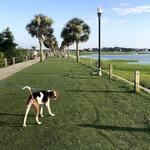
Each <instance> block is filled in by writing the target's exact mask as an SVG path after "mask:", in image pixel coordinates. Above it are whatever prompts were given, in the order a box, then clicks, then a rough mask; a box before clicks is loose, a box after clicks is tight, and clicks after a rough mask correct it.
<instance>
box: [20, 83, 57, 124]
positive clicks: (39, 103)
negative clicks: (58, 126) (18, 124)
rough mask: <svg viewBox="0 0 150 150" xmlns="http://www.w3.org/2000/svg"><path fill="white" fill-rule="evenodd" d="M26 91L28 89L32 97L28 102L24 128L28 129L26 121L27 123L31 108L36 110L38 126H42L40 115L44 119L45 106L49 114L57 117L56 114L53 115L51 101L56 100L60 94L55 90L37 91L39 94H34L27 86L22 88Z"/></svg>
mask: <svg viewBox="0 0 150 150" xmlns="http://www.w3.org/2000/svg"><path fill="white" fill-rule="evenodd" d="M22 89H23V90H24V89H28V90H29V92H30V96H29V98H28V101H27V108H26V112H25V116H24V121H23V127H26V126H27V125H26V121H27V116H28V113H29V111H30V108H31V106H32V105H33V106H34V107H35V110H36V117H35V120H36V122H37V124H41V122H40V121H39V114H40V116H41V117H43V106H44V104H45V105H46V107H47V110H48V113H49V114H50V115H51V116H55V114H53V113H52V111H51V108H50V100H51V99H53V100H56V99H57V97H58V95H59V93H58V91H55V90H42V91H37V92H33V93H32V90H31V88H30V87H29V86H25V87H23V88H22Z"/></svg>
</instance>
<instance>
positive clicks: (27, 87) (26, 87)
mask: <svg viewBox="0 0 150 150" xmlns="http://www.w3.org/2000/svg"><path fill="white" fill-rule="evenodd" d="M22 89H23V90H24V89H28V90H29V92H30V95H31V97H32V99H33V93H32V90H31V88H30V87H29V86H25V87H23V88H22Z"/></svg>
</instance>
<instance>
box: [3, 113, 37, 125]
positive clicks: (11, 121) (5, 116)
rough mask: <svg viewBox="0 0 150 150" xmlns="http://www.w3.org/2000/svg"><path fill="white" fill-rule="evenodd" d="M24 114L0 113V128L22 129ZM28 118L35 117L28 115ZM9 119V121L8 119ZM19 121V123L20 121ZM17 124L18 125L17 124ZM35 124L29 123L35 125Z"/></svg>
mask: <svg viewBox="0 0 150 150" xmlns="http://www.w3.org/2000/svg"><path fill="white" fill-rule="evenodd" d="M16 117H17V118H18V117H21V119H19V121H18V120H17V121H15V118H16ZM23 117H24V114H15V113H14V114H12V113H0V127H22V123H23ZM28 117H32V118H33V117H35V115H32V114H31V115H30V114H29V115H28ZM10 118H11V119H10ZM20 120H21V121H20ZM18 122H19V123H18ZM35 124H36V123H30V125H35Z"/></svg>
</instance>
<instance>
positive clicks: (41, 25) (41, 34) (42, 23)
mask: <svg viewBox="0 0 150 150" xmlns="http://www.w3.org/2000/svg"><path fill="white" fill-rule="evenodd" d="M52 24H53V20H52V19H51V18H48V17H47V16H44V15H42V14H39V15H36V16H35V17H34V19H33V20H31V22H30V23H29V24H27V26H26V29H27V31H28V32H29V34H31V36H32V37H36V38H38V40H39V45H40V61H41V62H42V61H43V50H42V44H43V42H44V41H45V37H46V35H47V33H48V32H49V31H50V30H51V26H52Z"/></svg>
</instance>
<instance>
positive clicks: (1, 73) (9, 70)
mask: <svg viewBox="0 0 150 150" xmlns="http://www.w3.org/2000/svg"><path fill="white" fill-rule="evenodd" d="M39 61H40V59H39V58H37V59H34V60H29V61H25V62H22V63H17V64H15V65H11V66H8V67H4V68H0V80H3V79H5V78H7V77H9V76H11V75H12V74H14V73H16V72H18V71H20V70H23V69H24V68H26V67H29V66H31V65H33V64H35V63H37V62H39Z"/></svg>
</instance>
